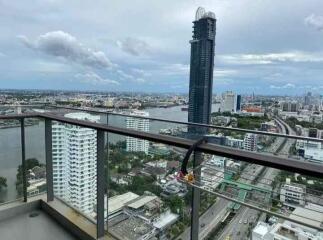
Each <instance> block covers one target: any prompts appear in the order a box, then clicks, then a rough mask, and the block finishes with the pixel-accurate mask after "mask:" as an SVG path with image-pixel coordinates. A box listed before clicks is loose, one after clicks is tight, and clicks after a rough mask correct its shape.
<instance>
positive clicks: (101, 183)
mask: <svg viewBox="0 0 323 240" xmlns="http://www.w3.org/2000/svg"><path fill="white" fill-rule="evenodd" d="M104 175H105V174H104V131H101V130H98V131H97V161H96V191H97V194H96V212H97V213H96V214H97V217H96V221H97V222H96V224H97V238H101V237H103V236H104V189H105V176H104Z"/></svg>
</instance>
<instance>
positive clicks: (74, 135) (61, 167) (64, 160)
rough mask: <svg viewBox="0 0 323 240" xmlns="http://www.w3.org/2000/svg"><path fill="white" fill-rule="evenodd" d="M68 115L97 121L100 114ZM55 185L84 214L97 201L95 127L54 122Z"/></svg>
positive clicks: (55, 188)
mask: <svg viewBox="0 0 323 240" xmlns="http://www.w3.org/2000/svg"><path fill="white" fill-rule="evenodd" d="M65 117H69V118H75V119H79V120H88V121H91V122H98V121H99V120H100V117H99V116H93V115H90V114H88V113H69V114H66V115H65ZM53 185H54V186H53V187H54V194H55V196H57V197H59V198H62V199H63V200H65V201H67V202H68V203H70V204H71V205H72V206H73V207H76V208H77V209H79V210H80V211H81V212H83V213H85V214H91V213H93V210H94V205H95V204H96V130H93V129H90V128H84V127H79V126H75V125H70V124H65V123H59V122H55V123H54V124H53Z"/></svg>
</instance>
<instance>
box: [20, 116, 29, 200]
mask: <svg viewBox="0 0 323 240" xmlns="http://www.w3.org/2000/svg"><path fill="white" fill-rule="evenodd" d="M20 131H21V134H20V138H21V170H22V188H23V191H22V192H23V197H24V202H27V174H26V171H27V169H26V145H25V119H24V118H21V119H20Z"/></svg>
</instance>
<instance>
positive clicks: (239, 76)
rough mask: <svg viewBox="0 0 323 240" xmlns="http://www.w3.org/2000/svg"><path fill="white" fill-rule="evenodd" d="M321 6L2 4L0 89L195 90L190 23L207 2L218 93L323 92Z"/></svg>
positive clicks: (300, 3)
mask: <svg viewBox="0 0 323 240" xmlns="http://www.w3.org/2000/svg"><path fill="white" fill-rule="evenodd" d="M322 5H323V3H322V2H320V1H318V0H311V1H306V2H305V1H296V2H295V1H284V2H279V1H262V2H255V1H250V0H241V1H239V2H234V3H233V2H232V1H197V2H195V3H187V1H176V3H173V2H167V1H166V2H165V1H163V2H162V3H146V2H141V1H138V2H137V3H135V4H132V3H127V5H124V4H122V3H119V2H117V1H113V2H109V4H107V3H105V2H99V3H98V4H96V5H93V4H92V3H90V2H87V1H85V2H83V4H82V5H81V6H79V5H78V4H77V3H76V2H73V1H71V2H68V3H66V2H62V1H46V2H41V1H36V2H35V4H33V6H28V5H25V4H23V3H14V2H9V1H2V2H0V6H1V10H0V12H1V15H0V20H1V22H2V23H3V24H4V27H3V32H2V33H1V37H0V38H1V41H0V63H1V67H0V70H1V73H2V76H1V78H0V82H1V88H13V89H62V90H63V89H64V90H88V91H92V90H102V91H144V92H182V93H185V92H188V84H189V48H190V46H189V43H188V39H190V38H191V35H192V33H191V21H192V19H193V17H194V13H195V10H196V8H197V7H198V6H203V7H205V8H206V9H209V10H211V11H214V12H215V13H216V16H217V19H218V30H219V31H218V35H217V46H216V49H217V53H218V54H217V56H216V57H215V70H214V90H215V93H219V92H223V91H226V90H233V91H235V92H238V93H242V94H244V93H252V92H257V93H260V94H268V95H270V94H271V95H274V94H277V95H284V94H290V95H293V94H294V95H295V94H302V93H305V92H307V91H312V92H313V93H314V94H315V93H319V92H320V91H321V90H322V89H323V80H322V79H321V76H322V75H323V70H322V69H321V65H322V62H323V58H322V57H321V56H322V51H323V47H322V45H321V39H322V34H323V31H322V29H323V17H322V16H323V13H322V11H320V10H319V9H323V6H322ZM291 6H292V7H293V12H292V13H291V12H290V7H291ZM320 6H322V7H320ZM74 10H77V11H74ZM33 11H37V12H38V13H39V14H32V12H33ZM179 12H180V13H179ZM94 13H95V14H94ZM125 14H127V15H128V17H127V19H126V20H125V19H123V18H122V17H124V16H125ZM115 19H123V21H119V22H118V26H119V27H117V28H116V27H114V26H115V24H116V22H115ZM128 19H131V21H128ZM255 19H257V21H255ZM147 20H148V21H147ZM141 26H144V27H141ZM277 26H278V27H277ZM263 29H265V31H264V30H263ZM62 49H65V50H66V51H62Z"/></svg>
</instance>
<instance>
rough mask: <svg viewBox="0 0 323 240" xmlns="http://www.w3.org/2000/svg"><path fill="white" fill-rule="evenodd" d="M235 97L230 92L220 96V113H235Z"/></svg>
mask: <svg viewBox="0 0 323 240" xmlns="http://www.w3.org/2000/svg"><path fill="white" fill-rule="evenodd" d="M236 108H237V97H236V94H235V93H234V92H232V91H227V92H224V93H223V94H222V103H221V112H236Z"/></svg>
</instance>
